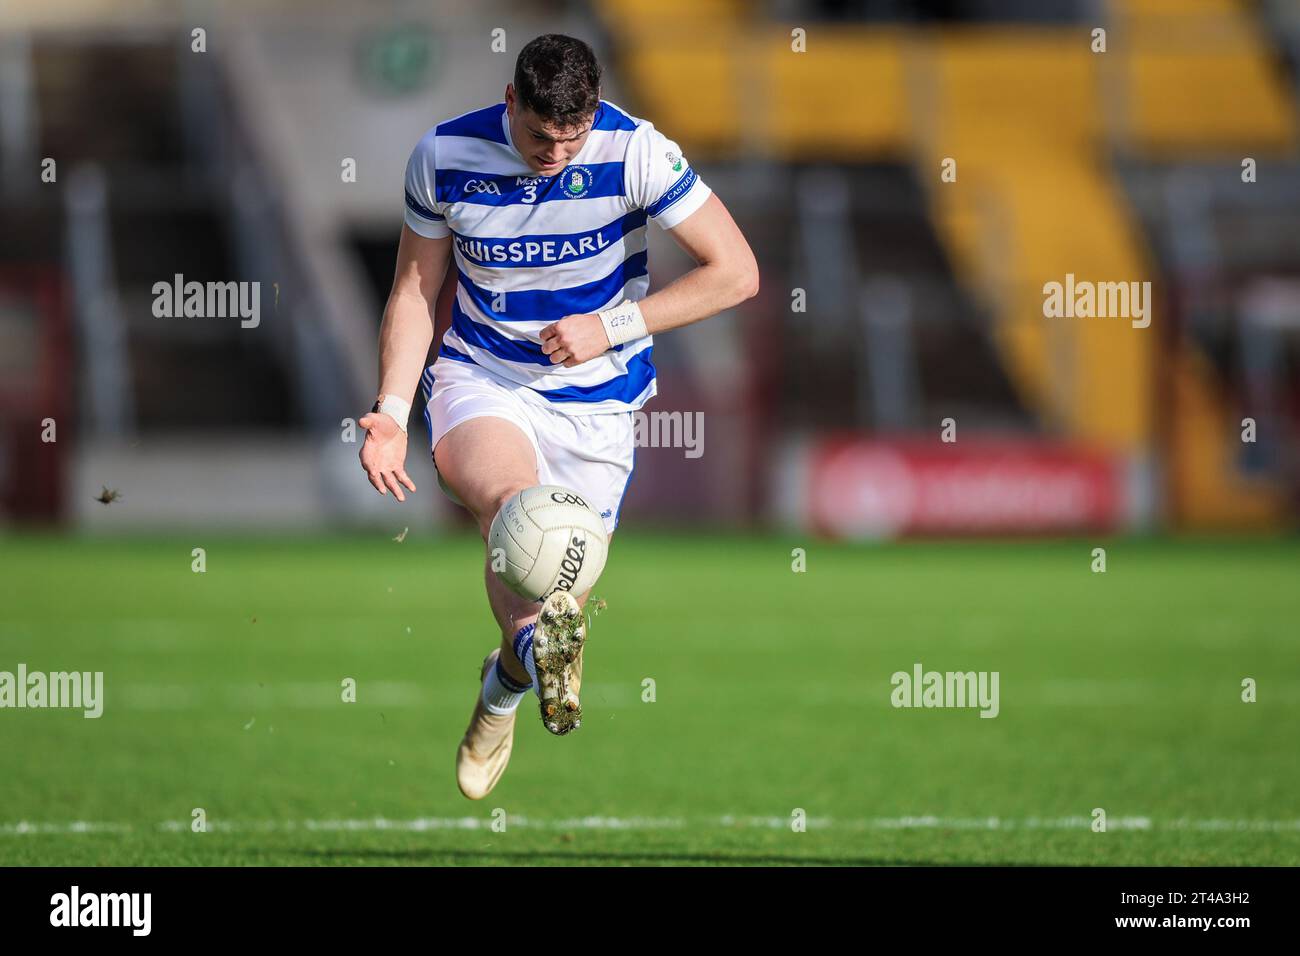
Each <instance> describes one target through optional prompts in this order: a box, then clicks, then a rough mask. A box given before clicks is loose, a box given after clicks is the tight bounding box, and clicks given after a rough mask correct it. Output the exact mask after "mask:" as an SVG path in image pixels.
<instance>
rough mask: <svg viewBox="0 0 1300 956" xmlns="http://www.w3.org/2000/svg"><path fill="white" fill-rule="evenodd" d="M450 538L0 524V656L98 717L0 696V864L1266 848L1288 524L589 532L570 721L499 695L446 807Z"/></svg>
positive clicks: (1297, 773)
mask: <svg viewBox="0 0 1300 956" xmlns="http://www.w3.org/2000/svg"><path fill="white" fill-rule="evenodd" d="M1098 544H1100V545H1104V546H1105V547H1106V549H1107V564H1108V570H1107V572H1106V573H1105V574H1094V573H1091V571H1090V569H1089V566H1090V564H1091V560H1092V558H1091V549H1092V548H1093V547H1094V546H1097V545H1098ZM194 547H203V548H205V549H206V561H207V570H206V572H205V573H202V574H199V573H194V572H193V571H192V570H191V560H192V558H191V549H192V548H194ZM795 547H806V548H807V570H806V572H804V573H794V572H792V570H791V562H792V558H791V550H792V548H795ZM480 549H481V545H480V544H479V543H478V542H477V541H476V540H471V539H470V538H467V537H452V538H445V539H436V538H432V537H428V536H426V537H420V536H418V535H417V534H412V535H411V536H410V537H408V538H407V539H406V540H405V541H404V542H400V543H399V542H396V541H393V540H390V539H389V538H388V537H387V536H384V535H376V536H373V537H369V536H368V537H319V538H318V537H300V538H294V537H288V538H269V537H268V538H263V539H258V538H241V537H218V536H215V535H206V536H205V535H194V536H190V537H184V538H182V537H167V538H149V539H134V538H132V539H73V538H56V537H39V536H38V537H23V536H19V537H10V538H7V539H3V540H0V580H2V581H3V582H4V601H3V604H0V670H2V671H11V672H12V671H14V670H15V669H16V667H17V665H18V664H19V663H20V662H21V663H25V664H26V665H27V667H28V669H29V671H30V670H44V671H55V670H82V671H96V670H99V671H103V672H104V680H105V706H104V714H103V716H102V717H101V718H99V719H98V720H88V719H85V718H83V717H82V716H81V714H80V713H79V712H72V711H66V710H15V709H4V710H0V865H14V864H51V865H59V864H115V865H130V864H181V865H187V864H198V865H202V864H298V865H301V864H471V865H483V864H548V865H555V864H566V863H596V864H611V863H612V864H680V863H706V864H707V863H767V864H771V863H786V862H789V863H852V864H876V863H880V864H961V863H965V864H1085V865H1089V864H1120V865H1141V864H1148V865H1160V864H1244V865H1259V864H1296V863H1297V862H1300V804H1298V803H1297V797H1296V794H1297V792H1300V761H1297V760H1296V755H1297V753H1300V653H1297V650H1298V641H1297V637H1298V630H1297V629H1298V627H1300V614H1298V613H1297V612H1298V611H1300V587H1297V582H1298V581H1300V575H1298V574H1297V571H1298V570H1300V544H1298V543H1297V542H1295V541H1243V540H1236V539H1225V540H1196V541H1150V540H1123V539H1116V540H1110V541H1103V542H1084V541H1067V542H1019V543H971V544H951V543H944V544H940V543H933V544H932V543H906V544H898V545H882V546H877V547H854V546H846V545H834V544H828V543H819V542H817V541H814V540H802V541H801V540H791V539H787V538H776V537H746V536H735V537H732V536H705V535H699V536H670V535H662V534H646V533H642V532H639V531H637V530H635V529H627V530H624V531H623V532H621V533H620V534H619V535H618V537H617V539H616V541H615V544H614V548H613V553H612V556H611V561H610V565H609V567H608V568H607V570H606V573H605V575H604V577H603V578H602V580H601V581H600V583H599V585H598V586H597V588H596V595H597V596H599V597H601V598H603V599H605V600H606V601H607V604H608V606H607V608H606V609H605V610H604V611H602V612H601V613H600V614H599V615H598V616H597V617H596V618H595V619H594V621H593V624H592V629H591V633H590V636H589V642H588V647H587V658H586V673H585V678H586V683H585V685H584V688H583V704H584V709H585V712H586V713H585V719H584V722H583V726H582V729H581V730H579V731H578V732H577V733H576V734H574V735H572V736H570V737H566V738H559V739H557V738H553V737H551V736H549V735H548V734H547V733H546V732H545V730H544V729H543V728H542V727H541V725H540V721H539V720H538V718H537V714H536V705H535V700H534V699H533V698H532V697H531V696H530V697H529V698H528V699H527V700H526V701H525V703H524V705H523V708H522V710H521V711H520V714H521V720H520V723H519V726H518V730H517V733H516V739H515V751H514V757H513V759H512V762H511V766H510V768H509V770H508V771H507V773H506V775H505V777H504V778H503V780H502V782H501V783H500V785H499V786H498V787H497V789H496V790H495V791H494V792H493V793H492V794H491V795H490V796H489V797H488V798H487V799H486V800H484V801H481V802H477V803H471V802H469V801H466V800H465V799H464V798H462V797H461V796H460V794H459V793H458V791H457V790H456V786H455V780H454V773H453V761H454V753H455V749H456V744H457V742H458V741H459V739H460V735H461V733H462V731H463V730H464V726H465V723H466V720H467V718H468V715H469V711H470V708H471V706H472V704H473V700H474V695H475V693H476V692H477V670H478V667H479V664H480V662H481V660H482V657H483V655H484V654H485V653H486V652H487V651H488V650H489V649H490V648H491V647H492V646H493V645H494V643H495V640H496V639H495V637H494V635H493V627H492V625H491V618H490V615H489V613H488V610H487V607H486V604H485V602H484V599H483V596H482V585H481V570H480V564H479V555H480ZM918 661H919V662H921V663H922V664H923V665H924V666H925V668H926V669H934V670H940V671H948V670H954V671H955V670H961V671H965V670H975V671H997V672H998V673H999V674H1000V714H999V716H998V717H997V718H996V719H981V718H980V717H979V716H978V714H977V712H976V711H974V710H955V709H949V710H938V709H931V710H926V709H896V708H894V707H892V706H891V705H890V700H889V698H890V691H891V686H890V676H891V675H892V674H893V673H894V672H895V671H899V670H905V671H910V670H911V668H912V665H913V664H914V663H916V662H918ZM1247 677H1250V678H1253V679H1254V680H1255V681H1256V682H1257V693H1258V700H1257V701H1256V702H1255V703H1245V702H1243V701H1242V699H1241V695H1242V689H1241V688H1242V680H1243V678H1247ZM345 678H353V679H355V681H356V682H357V701H356V702H355V703H345V702H343V701H342V699H341V698H342V690H341V682H342V681H343V680H344V679H345ZM647 679H650V680H653V682H654V684H653V690H654V698H655V699H654V700H653V702H647V701H645V700H643V696H645V695H646V692H645V690H644V689H643V688H644V687H645V686H646V685H645V684H644V682H645V681H646V680H647ZM1098 807H1100V808H1103V809H1104V810H1105V811H1106V814H1107V819H1108V824H1109V825H1108V828H1107V831H1106V832H1104V833H1097V832H1093V830H1092V829H1091V826H1090V824H1091V821H1092V811H1093V809H1094V808H1098ZM195 808H202V810H203V811H204V813H205V814H206V819H207V821H208V831H207V832H203V833H195V832H192V830H191V819H192V817H191V814H192V811H193V810H194V809H195ZM796 810H802V811H803V813H804V814H805V815H806V828H804V832H797V828H796V827H795V826H793V825H792V821H794V820H796V818H797V815H796ZM502 820H503V821H504V824H505V829H504V831H501V830H500V828H499V827H500V821H502ZM494 821H496V823H497V825H496V827H495V828H494V826H493V824H494ZM79 826H80V827H83V830H80V831H79V830H78V827H79Z"/></svg>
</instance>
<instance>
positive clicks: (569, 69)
mask: <svg viewBox="0 0 1300 956" xmlns="http://www.w3.org/2000/svg"><path fill="white" fill-rule="evenodd" d="M515 96H517V97H519V102H520V104H521V105H523V106H524V107H525V108H527V109H530V110H532V111H533V112H534V113H536V114H537V115H538V116H540V117H541V118H542V119H544V120H546V121H547V122H548V123H554V124H555V125H557V126H560V127H569V126H577V125H579V124H580V123H582V122H583V121H584V120H586V119H587V118H588V117H590V116H591V115H592V114H593V113H595V112H596V107H597V106H599V105H600V64H599V63H597V62H596V54H595V53H594V52H593V51H592V49H591V47H589V46H588V45H587V44H585V43H583V42H582V41H581V40H579V39H576V38H575V37H569V36H565V35H564V34H562V33H547V34H543V35H542V36H539V37H537V38H536V39H535V40H530V41H529V42H528V43H527V44H526V45H525V46H524V48H523V49H522V50H520V51H519V59H518V60H516V61H515Z"/></svg>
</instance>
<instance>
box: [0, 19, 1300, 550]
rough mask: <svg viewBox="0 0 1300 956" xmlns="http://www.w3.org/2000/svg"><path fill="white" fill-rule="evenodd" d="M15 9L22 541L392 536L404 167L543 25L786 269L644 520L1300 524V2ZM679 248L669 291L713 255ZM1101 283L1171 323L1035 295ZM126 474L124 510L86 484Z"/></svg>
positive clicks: (696, 386)
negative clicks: (362, 437)
mask: <svg viewBox="0 0 1300 956" xmlns="http://www.w3.org/2000/svg"><path fill="white" fill-rule="evenodd" d="M0 16H3V17H4V21H3V26H4V30H3V50H2V54H3V60H2V62H3V73H2V74H0V97H2V99H0V107H2V115H3V121H2V122H0V160H2V161H3V183H2V191H0V209H2V210H3V218H4V222H5V229H4V230H3V234H2V235H0V341H2V342H3V348H0V354H3V367H4V374H3V391H2V392H0V421H2V424H3V430H4V443H3V456H2V457H0V502H2V508H3V514H4V516H5V520H6V521H7V522H10V523H53V524H56V525H59V526H62V527H66V528H75V529H88V530H89V529H94V530H99V529H109V528H112V529H119V528H127V527H137V526H159V525H166V526H182V525H198V526H207V525H212V524H214V523H219V524H221V525H222V526H249V527H256V528H262V529H266V528H274V527H295V526H296V527H302V528H318V527H326V526H335V525H351V524H356V523H373V522H375V521H384V520H387V521H389V522H390V523H391V521H392V520H394V512H393V510H392V507H393V506H392V503H391V502H389V501H378V500H373V499H374V497H375V496H373V495H372V494H370V489H369V487H368V485H366V483H365V482H364V481H358V480H357V479H358V477H359V476H358V475H357V473H356V472H357V468H356V465H355V463H354V462H353V460H352V455H351V453H350V451H349V449H348V448H346V447H345V448H343V449H340V441H339V436H340V430H341V427H340V423H341V421H342V420H343V419H344V418H347V417H355V416H357V415H358V414H359V410H363V409H364V408H365V407H366V406H367V404H368V402H369V396H370V394H371V392H372V391H373V390H374V381H373V379H374V371H373V370H374V368H375V343H374V340H375V333H376V329H377V325H378V321H379V316H380V313H381V311H382V304H383V300H384V297H385V295H386V292H387V286H388V283H389V281H390V279H391V271H392V264H393V260H394V250H395V247H396V238H397V234H398V231H399V229H400V213H401V190H400V178H401V171H402V168H403V164H404V162H405V159H406V156H407V155H408V153H409V150H410V149H411V147H412V144H413V143H414V142H415V140H416V139H418V137H419V136H420V134H421V133H422V132H423V131H424V130H425V129H426V128H428V127H429V126H430V125H432V124H433V123H434V122H436V121H437V120H438V119H439V118H441V117H445V116H448V115H455V114H456V113H459V112H463V111H464V110H466V109H469V108H472V107H476V106H478V105H482V104H487V103H490V102H495V101H497V100H498V99H499V98H500V95H501V91H502V89H503V88H504V85H505V82H506V80H507V79H508V77H509V74H510V71H511V68H512V66H513V61H514V55H515V54H516V53H517V52H518V49H519V47H520V45H521V44H522V43H523V42H525V41H526V40H527V39H529V38H531V37H532V36H534V35H536V34H537V33H539V32H546V31H560V32H563V31H570V32H573V33H575V34H578V35H581V36H583V37H585V38H587V39H588V40H590V41H591V42H592V43H593V44H594V45H595V46H596V48H597V51H598V53H599V55H600V56H601V57H602V60H603V61H604V62H605V64H606V68H607V75H608V83H607V86H608V89H607V92H606V96H607V98H609V99H612V100H614V101H615V102H618V103H620V104H621V105H623V106H624V107H625V108H627V109H628V110H630V111H631V112H633V113H634V114H636V115H640V116H645V117H647V118H650V119H651V120H653V121H654V122H655V123H656V125H657V126H658V127H659V128H661V129H663V130H665V131H667V132H668V133H669V135H671V136H673V137H675V138H677V139H678V140H679V141H680V142H681V143H682V145H683V147H684V149H685V150H686V152H687V154H688V156H690V157H691V158H692V160H693V162H694V163H695V164H696V165H697V166H698V167H699V168H700V170H701V171H702V173H703V175H705V176H706V178H707V181H708V182H710V183H712V184H713V185H714V186H715V187H716V188H717V190H718V191H719V193H720V194H721V195H722V196H723V197H724V198H725V200H726V202H727V203H728V205H729V206H730V207H731V208H732V210H733V212H734V213H735V215H736V217H737V219H738V220H739V221H740V223H741V225H742V227H743V228H744V230H745V232H746V234H747V235H748V236H750V238H751V242H752V244H753V245H754V247H755V249H756V252H757V255H758V257H759V260H760V263H761V265H762V268H763V275H764V286H763V291H762V293H761V295H760V296H759V298H758V299H756V300H754V301H752V302H750V303H747V304H746V305H745V306H744V307H742V308H741V309H738V310H736V312H735V313H734V314H728V315H724V316H722V317H720V318H718V319H717V320H715V321H711V322H708V323H705V324H704V325H701V326H699V327H697V328H693V329H689V330H686V331H684V332H682V333H679V334H676V335H672V336H666V337H664V339H663V341H662V342H660V343H659V344H658V345H657V347H656V361H657V363H658V365H659V367H660V374H661V394H662V396H663V397H662V398H661V399H659V400H658V401H657V402H656V403H655V404H654V406H653V407H654V408H655V409H658V410H662V411H674V410H681V411H683V412H703V414H704V422H705V432H704V440H705V448H706V453H705V454H704V455H702V456H700V457H698V458H687V457H686V456H685V455H683V454H682V451H681V449H658V448H645V449H643V450H642V451H641V453H640V455H639V457H638V465H637V477H636V480H635V482H634V483H633V486H632V488H631V491H630V496H629V500H628V504H627V511H626V513H627V515H628V516H629V518H630V519H631V520H632V521H634V522H636V523H638V524H640V523H645V522H654V523H667V524H672V523H676V524H689V525H692V526H696V525H698V524H699V523H700V522H708V523H716V524H718V525H727V526H746V525H760V526H773V525H781V526H786V527H814V528H817V529H819V530H821V531H824V532H828V533H832V534H837V535H844V536H849V537H856V536H869V537H878V536H893V535H897V534H905V533H909V532H921V533H930V534H950V533H968V532H979V533H1001V532H1011V533H1016V532H1025V531H1040V532H1041V531H1047V532H1079V531H1093V530H1101V529H1121V530H1122V529H1153V528H1154V529H1169V530H1180V531H1181V530H1203V529H1234V530H1269V529H1278V528H1282V527H1289V526H1290V525H1291V523H1292V522H1293V520H1294V516H1295V509H1296V502H1297V497H1298V495H1297V493H1298V491H1300V466H1298V464H1297V459H1296V453H1295V448H1296V441H1295V437H1296V434H1297V427H1298V423H1297V419H1298V418H1300V394H1298V392H1297V381H1298V379H1297V374H1296V357H1297V352H1296V343H1297V329H1298V328H1300V230H1297V228H1296V223H1297V222H1300V163H1297V159H1296V125H1297V95H1298V90H1300V87H1298V86H1297V75H1296V69H1295V67H1296V63H1297V55H1298V54H1300V8H1297V6H1296V5H1295V4H1294V3H1292V2H1290V0H1265V2H1259V3H1249V2H1245V0H1178V2H1174V0H1110V2H1087V0H1023V2H1020V0H949V2H940V0H933V2H920V0H918V2H906V0H856V2H855V0H822V2H814V0H805V2H798V0H785V2H782V0H771V2H763V3H744V2H739V0H735V2H731V0H654V2H649V0H646V2H640V0H592V2H572V3H562V2H554V3H547V2H540V3H530V4H516V3H507V2H493V0H484V2H481V3H476V4H473V5H469V6H467V5H465V4H461V3H454V2H440V0H422V2H418V3H415V2H412V3H386V4H369V5H365V6H364V7H361V6H358V5H356V4H345V3H330V2H313V3H307V2H301V3H300V2H291V0H279V2H257V3H252V2H248V3H241V2H234V3H222V4H216V3H212V4H207V3H199V2H192V3H180V2H178V3H165V2H136V0H114V2H111V3H108V2H95V0H64V2H60V3H57V4H47V3H32V2H21V0H20V2H17V3H13V2H11V3H7V4H6V5H5V9H4V12H3V14H0ZM196 26H197V27H202V28H203V29H204V30H205V31H206V52H205V53H196V52H194V51H193V49H192V47H193V39H192V35H191V30H192V29H193V28H194V27H196ZM1097 26H1101V27H1103V28H1105V29H1106V30H1107V34H1108V35H1107V49H1106V52H1105V53H1095V52H1093V51H1092V45H1093V41H1092V39H1091V31H1092V30H1093V29H1094V28H1095V27H1097ZM794 28H801V29H803V30H806V31H807V32H808V37H807V52H806V53H801V54H797V53H792V51H791V45H792V42H793V41H792V30H793V29H794ZM494 29H500V30H501V31H503V33H502V34H501V36H502V37H503V40H504V42H503V43H502V44H501V45H502V46H503V47H504V51H505V52H502V53H493V52H492V43H493V33H492V31H493V30H494ZM670 37H671V40H669V38H670ZM46 157H50V158H53V159H54V160H55V161H56V164H57V166H56V176H57V179H56V181H55V182H42V179H41V176H40V173H41V170H42V165H41V164H42V160H43V159H44V158H46ZM949 157H951V158H953V159H955V160H956V173H957V181H956V182H951V183H948V182H943V181H941V176H940V174H941V169H942V164H943V162H944V160H945V158H949ZM1246 158H1250V159H1252V160H1254V161H1255V163H1256V164H1257V169H1258V172H1257V174H1256V177H1255V181H1253V182H1243V175H1242V173H1243V167H1242V164H1243V160H1245V159H1246ZM346 159H352V160H354V161H355V168H356V181H355V182H345V181H343V179H344V177H343V176H342V165H341V164H342V163H343V162H344V160H346ZM654 241H655V242H656V249H655V250H654V252H652V256H651V261H652V263H653V268H654V276H653V278H654V281H655V282H656V283H660V284H662V283H663V282H665V281H667V280H669V279H670V278H672V277H673V276H674V275H675V274H677V273H678V272H680V271H682V270H684V269H685V268H686V267H687V266H688V262H687V261H686V260H685V258H684V257H683V256H682V255H681V254H680V253H679V252H678V251H677V250H676V249H675V248H674V247H673V246H672V244H671V242H669V241H667V240H666V239H665V238H664V237H663V236H662V235H658V236H656V237H655V240H654ZM176 273H181V274H183V275H184V276H185V278H186V280H187V281H192V280H198V281H222V282H225V281H231V280H238V281H252V280H257V281H260V282H261V288H262V299H263V303H262V304H263V320H262V322H261V324H260V326H259V327H258V328H256V329H244V328H241V326H240V324H239V323H238V322H237V321H232V320H226V319H214V318H207V319H197V318H188V319H186V318H175V319H159V318H156V317H155V316H154V315H153V314H152V311H151V308H150V306H151V302H152V298H153V296H152V293H151V291H150V290H151V288H152V286H153V284H154V283H155V282H158V281H170V280H171V277H172V276H173V275H174V274H176ZM1067 273H1072V274H1074V275H1076V276H1077V277H1078V278H1079V279H1089V280H1093V281H1141V280H1150V281H1151V282H1152V283H1153V299H1154V307H1153V308H1154V321H1153V322H1152V324H1151V326H1150V327H1149V328H1147V329H1134V328H1132V327H1131V326H1130V325H1129V323H1127V322H1125V321H1122V320H1103V319H1090V320H1089V319H1045V318H1044V317H1043V313H1042V301H1043V293H1042V287H1043V284H1044V283H1045V282H1048V281H1063V280H1064V277H1065V275H1066V274H1067ZM796 290H802V296H800V294H799V293H798V292H796ZM796 299H799V300H800V302H796ZM801 305H802V309H801ZM47 417H49V418H53V419H55V421H56V422H57V436H58V440H57V441H56V442H45V441H42V433H43V430H42V428H41V427H40V422H41V421H42V420H43V419H45V418H47ZM1247 417H1250V418H1253V419H1255V421H1256V422H1257V440H1256V441H1255V442H1254V443H1246V442H1243V441H1242V419H1243V418H1247ZM945 418H952V419H953V420H954V422H955V425H956V429H957V435H958V441H957V442H956V443H955V444H952V445H943V444H940V443H937V442H936V441H935V440H934V439H935V438H936V436H937V435H938V434H939V431H940V428H941V422H942V421H943V419H945ZM915 439H920V440H921V441H922V442H923V443H918V442H917V441H915ZM412 457H413V458H420V457H423V456H419V455H413V456H412ZM418 464H420V465H423V466H424V471H425V473H424V477H425V478H426V479H427V478H428V474H427V463H425V462H420V463H418ZM104 485H108V486H109V487H110V488H113V489H120V490H121V491H122V495H123V498H122V501H121V503H120V504H121V506H120V507H104V506H102V505H101V504H100V503H98V502H96V501H95V500H94V499H95V497H96V496H97V495H98V494H99V493H100V490H101V487H102V486H104ZM687 489H689V493H686V490H687ZM430 500H433V501H434V505H433V509H434V511H435V513H434V516H433V520H436V521H448V520H456V519H455V518H454V517H453V515H454V512H453V511H452V509H451V508H450V507H449V506H447V505H446V503H444V502H442V501H441V500H439V499H437V497H436V496H427V497H423V498H422V501H421V505H420V507H421V508H426V506H427V503H428V502H429V501H430ZM426 511H427V508H426ZM420 520H424V516H423V515H421V519H420Z"/></svg>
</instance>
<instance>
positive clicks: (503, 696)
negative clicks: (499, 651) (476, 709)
mask: <svg viewBox="0 0 1300 956" xmlns="http://www.w3.org/2000/svg"><path fill="white" fill-rule="evenodd" d="M526 693H528V688H527V687H521V686H520V685H519V684H518V683H516V681H515V680H514V679H513V678H512V677H511V676H510V675H509V674H507V673H506V672H505V668H503V667H502V666H501V660H500V658H498V659H497V662H496V663H495V664H493V665H492V668H491V669H490V670H489V671H488V673H487V677H485V678H483V706H484V707H486V708H487V712H488V713H489V714H497V715H505V714H513V713H514V712H515V708H517V707H518V706H519V702H520V701H521V700H523V699H524V694H526Z"/></svg>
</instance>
